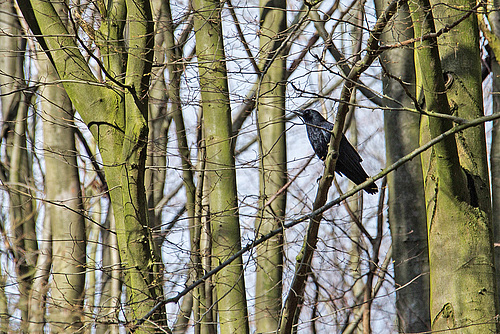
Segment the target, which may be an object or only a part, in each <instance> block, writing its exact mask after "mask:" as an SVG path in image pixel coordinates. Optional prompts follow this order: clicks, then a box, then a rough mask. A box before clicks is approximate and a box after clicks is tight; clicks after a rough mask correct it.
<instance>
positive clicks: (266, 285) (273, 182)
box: [255, 0, 287, 333]
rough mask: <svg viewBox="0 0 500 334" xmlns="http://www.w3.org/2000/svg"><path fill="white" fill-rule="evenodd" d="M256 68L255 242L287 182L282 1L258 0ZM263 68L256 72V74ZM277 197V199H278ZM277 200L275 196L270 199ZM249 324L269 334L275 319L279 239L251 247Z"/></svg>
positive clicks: (278, 215) (278, 220)
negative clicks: (253, 277)
mask: <svg viewBox="0 0 500 334" xmlns="http://www.w3.org/2000/svg"><path fill="white" fill-rule="evenodd" d="M260 4H261V10H260V13H261V18H260V19H261V22H260V31H261V33H262V34H261V35H260V51H259V54H261V55H263V57H262V58H261V59H260V61H259V63H260V64H268V65H267V66H266V68H265V69H264V70H265V72H264V73H262V77H261V78H260V85H259V89H258V92H257V95H258V96H259V99H258V102H257V110H258V113H257V115H258V130H257V131H259V134H258V137H259V139H260V140H259V148H260V167H259V178H260V208H259V216H258V217H257V219H256V221H255V230H256V234H257V237H258V236H260V235H265V234H267V233H269V232H270V231H272V230H275V229H277V228H279V227H280V226H281V224H283V220H284V215H285V208H286V191H283V189H282V187H283V186H284V185H285V184H286V181H287V163H286V131H285V90H286V84H285V81H286V58H285V55H284V54H283V52H282V51H279V50H280V46H281V45H282V43H283V40H284V38H285V37H286V34H285V30H286V1H285V0H281V1H275V2H273V3H272V4H271V5H270V4H268V2H267V1H266V0H261V2H260ZM262 67H263V66H261V68H262ZM280 191H281V193H280ZM276 195H277V196H276ZM256 274H257V277H256V286H255V321H256V330H257V332H258V333H271V332H275V331H276V329H277V328H278V326H279V320H280V313H281V304H282V303H281V295H282V289H283V288H282V285H283V283H282V274H283V235H282V234H281V233H280V234H277V235H276V236H274V237H273V238H271V239H269V240H268V241H266V242H265V243H263V244H261V245H259V246H258V247H257V268H256Z"/></svg>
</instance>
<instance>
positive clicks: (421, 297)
mask: <svg viewBox="0 0 500 334" xmlns="http://www.w3.org/2000/svg"><path fill="white" fill-rule="evenodd" d="M384 5H385V4H384V1H376V6H377V12H379V13H380V12H382V11H383V6H384ZM412 37H413V28H412V22H411V18H410V13H409V10H408V5H407V4H402V5H401V7H400V8H399V9H398V14H397V15H396V16H395V17H394V19H393V21H392V22H391V24H390V25H389V26H388V27H387V28H386V30H385V32H384V33H383V34H382V41H383V43H385V44H393V43H395V42H397V41H403V40H408V39H410V38H412ZM380 61H381V63H382V64H383V66H384V71H387V73H385V75H384V76H383V77H382V83H383V91H384V95H385V96H388V97H389V98H386V99H385V103H386V105H387V106H388V107H389V108H394V110H391V109H388V110H386V111H385V112H384V127H385V145H386V158H387V164H388V165H390V164H393V163H394V162H396V161H397V160H398V159H400V158H402V157H403V156H405V155H406V154H408V153H410V152H411V151H413V150H414V149H416V148H417V147H418V146H419V138H420V116H419V115H417V114H414V113H411V112H408V111H402V110H401V109H399V110H398V108H414V107H415V106H414V105H413V101H412V99H411V98H410V96H408V95H407V93H406V92H405V89H404V88H406V90H407V91H408V92H409V93H410V94H411V95H412V96H413V97H415V96H416V87H415V65H414V60H413V49H412V48H410V47H408V48H397V49H393V50H388V51H386V52H384V53H383V54H382V55H381V57H380ZM403 85H405V86H406V87H403ZM387 185H388V188H389V223H390V228H391V236H392V245H393V258H394V261H395V263H394V275H395V283H396V288H398V290H397V291H396V309H397V314H398V328H399V331H400V332H401V333H407V332H425V331H429V330H430V314H429V288H430V287H429V274H428V272H429V257H428V256H429V254H428V249H427V224H426V223H427V219H426V213H425V200H424V182H423V177H422V165H421V162H420V160H419V159H414V160H412V161H409V162H407V163H405V164H404V165H403V166H401V167H399V168H398V169H397V170H395V171H394V172H392V173H390V174H389V175H388V176H387Z"/></svg>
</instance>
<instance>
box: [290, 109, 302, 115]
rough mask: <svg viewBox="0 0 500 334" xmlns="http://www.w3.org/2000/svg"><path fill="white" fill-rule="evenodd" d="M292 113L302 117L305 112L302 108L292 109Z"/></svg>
mask: <svg viewBox="0 0 500 334" xmlns="http://www.w3.org/2000/svg"><path fill="white" fill-rule="evenodd" d="M291 112H292V114H295V115H297V116H299V117H302V115H303V114H304V113H303V111H302V110H291Z"/></svg>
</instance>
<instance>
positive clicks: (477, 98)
mask: <svg viewBox="0 0 500 334" xmlns="http://www.w3.org/2000/svg"><path fill="white" fill-rule="evenodd" d="M449 5H450V6H458V7H459V8H462V7H467V8H470V7H472V6H474V5H475V3H467V2H464V1H462V2H461V3H449ZM441 7H444V6H437V7H435V9H434V10H435V11H436V12H437V15H438V18H437V19H436V22H439V21H440V20H441V22H444V23H445V24H446V23H448V24H450V23H451V21H455V20H457V19H458V18H460V17H462V16H463V15H464V12H463V11H461V10H460V11H458V10H452V9H451V8H452V7H449V8H448V7H446V8H448V9H446V10H445V9H443V8H441ZM410 9H411V11H412V20H413V23H414V30H415V36H423V35H427V34H429V33H433V32H435V31H436V29H435V27H434V19H433V12H431V5H430V3H429V2H428V1H426V0H420V1H417V2H415V3H410ZM450 20H451V21H450ZM478 38H479V34H478V29H477V21H476V17H475V15H472V16H470V17H469V18H468V19H465V20H464V21H463V22H462V23H460V25H458V26H457V27H456V28H454V29H452V30H451V31H450V32H449V33H448V34H444V35H443V37H441V38H440V47H439V50H438V44H437V40H436V39H435V38H429V39H426V40H424V41H420V42H418V43H416V45H415V48H416V53H415V59H416V68H417V82H418V86H417V87H421V88H422V89H423V93H424V96H425V104H426V109H427V111H429V112H434V113H441V114H445V115H451V113H452V112H454V113H456V115H457V116H459V117H463V118H468V119H472V118H476V117H478V116H480V115H482V112H483V111H482V94H481V72H480V66H479V64H480V58H479V43H478ZM446 45H460V48H452V47H449V46H446ZM440 55H441V57H440ZM441 63H442V64H443V65H441ZM443 69H445V70H446V71H447V73H448V74H447V76H446V77H447V78H446V79H447V81H446V86H445V82H444V78H443ZM451 127H452V123H451V121H450V120H447V119H444V118H438V117H424V119H423V124H422V132H421V135H422V140H426V139H427V138H426V137H431V138H435V137H436V136H438V135H440V134H441V133H443V132H444V131H446V130H448V129H450V128H451ZM422 166H423V170H424V176H425V198H426V208H427V225H428V235H429V264H430V273H431V276H430V280H431V282H430V283H431V319H432V320H431V321H432V330H448V329H458V328H460V329H459V330H460V332H461V333H495V332H497V328H496V327H497V326H496V321H495V315H496V314H497V311H496V298H495V294H496V290H495V281H494V274H495V273H494V265H493V249H492V245H491V238H492V235H491V203H490V198H489V180H488V169H487V165H486V145H485V138H484V127H483V126H478V127H475V128H469V129H467V130H465V131H463V132H461V133H458V134H457V135H456V136H455V137H448V138H447V139H445V140H443V141H441V142H439V143H438V144H436V145H435V146H433V149H432V152H430V154H423V155H422Z"/></svg>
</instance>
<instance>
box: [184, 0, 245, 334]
mask: <svg viewBox="0 0 500 334" xmlns="http://www.w3.org/2000/svg"><path fill="white" fill-rule="evenodd" d="M194 9H195V12H196V14H195V20H194V26H195V31H196V54H197V57H198V69H199V78H200V87H201V105H202V108H203V117H204V125H205V127H204V128H205V131H206V132H205V134H206V136H205V143H206V157H207V160H206V170H207V173H208V175H207V177H208V183H209V184H208V187H209V189H210V193H209V201H210V218H211V229H212V238H213V241H212V256H213V263H214V265H215V266H217V265H219V264H220V263H222V262H223V261H225V260H226V259H227V258H228V257H230V256H231V255H232V254H234V253H235V252H237V251H238V250H240V248H241V241H240V227H239V218H238V198H237V191H236V171H235V164H234V151H233V150H232V147H231V137H232V130H231V109H230V105H229V98H228V86H227V72H226V62H225V55H224V45H223V39H222V24H221V23H222V22H221V17H220V11H221V3H220V2H218V1H214V0H196V1H195V2H194ZM215 286H216V291H217V300H218V302H217V303H218V311H219V313H218V315H219V324H220V332H221V333H223V334H228V333H248V317H247V305H246V296H245V283H244V275H243V263H242V258H241V257H239V258H238V259H236V260H235V261H234V262H233V263H232V264H231V265H229V266H226V267H225V268H224V269H222V270H221V271H219V272H218V273H217V274H216V275H215Z"/></svg>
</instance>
